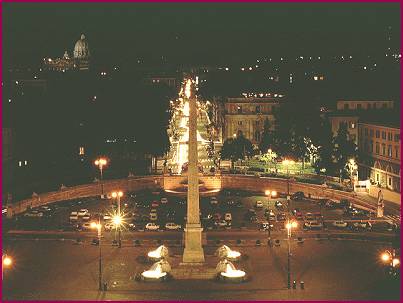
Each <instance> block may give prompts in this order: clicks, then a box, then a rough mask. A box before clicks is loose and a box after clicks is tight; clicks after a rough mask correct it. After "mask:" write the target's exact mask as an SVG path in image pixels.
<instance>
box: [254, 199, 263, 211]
mask: <svg viewBox="0 0 403 303" xmlns="http://www.w3.org/2000/svg"><path fill="white" fill-rule="evenodd" d="M255 207H256V208H258V209H262V208H263V202H262V201H260V200H258V201H256V203H255Z"/></svg>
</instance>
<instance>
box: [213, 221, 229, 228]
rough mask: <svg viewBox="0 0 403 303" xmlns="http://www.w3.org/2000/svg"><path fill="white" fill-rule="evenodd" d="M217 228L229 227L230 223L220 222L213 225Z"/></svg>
mask: <svg viewBox="0 0 403 303" xmlns="http://www.w3.org/2000/svg"><path fill="white" fill-rule="evenodd" d="M214 224H215V225H216V226H217V227H228V226H231V222H230V221H225V220H220V221H217V222H215V223H214Z"/></svg>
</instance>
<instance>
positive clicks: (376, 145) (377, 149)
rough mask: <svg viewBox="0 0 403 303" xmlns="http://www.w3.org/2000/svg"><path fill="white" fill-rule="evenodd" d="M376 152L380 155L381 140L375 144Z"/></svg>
mask: <svg viewBox="0 0 403 303" xmlns="http://www.w3.org/2000/svg"><path fill="white" fill-rule="evenodd" d="M375 153H376V154H377V155H379V142H376V144H375Z"/></svg>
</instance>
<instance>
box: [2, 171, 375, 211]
mask: <svg viewBox="0 0 403 303" xmlns="http://www.w3.org/2000/svg"><path fill="white" fill-rule="evenodd" d="M181 180H183V177H180V176H179V177H178V176H144V177H134V178H126V179H119V180H104V182H103V191H104V193H109V192H112V191H114V190H118V189H119V190H123V191H137V190H142V189H152V190H160V189H163V188H164V189H170V188H173V187H175V186H176V185H177V184H179V183H180V181H181ZM201 180H202V181H203V182H204V183H205V184H206V187H208V188H209V189H240V190H247V191H253V192H262V193H264V192H265V190H267V189H269V190H276V191H277V192H282V193H286V192H287V186H288V184H287V180H285V179H278V178H266V177H254V176H240V175H222V176H220V175H217V176H203V177H201ZM289 190H290V193H291V194H292V193H295V192H297V191H302V192H304V194H305V195H306V196H308V197H312V198H328V199H335V200H340V199H349V200H350V201H351V202H353V203H354V205H355V206H358V207H361V208H364V209H367V210H372V211H374V210H375V206H373V205H370V204H368V203H367V202H366V201H364V200H363V199H360V198H359V197H358V196H357V195H356V194H355V193H354V192H353V193H350V192H343V191H339V190H334V189H329V188H326V187H323V186H321V185H314V184H307V183H299V182H292V181H290V182H289ZM100 194H101V183H99V182H98V183H92V184H84V185H78V186H74V187H67V188H64V189H62V190H59V191H54V192H48V193H43V194H39V195H35V196H33V197H32V198H29V199H25V200H21V201H18V202H16V203H14V204H12V205H9V206H8V212H7V215H8V216H9V217H11V216H13V215H15V214H19V213H22V212H24V211H26V210H27V208H29V207H31V208H33V207H38V206H41V205H45V204H49V203H53V202H57V201H65V200H72V199H79V198H85V197H93V196H99V195H100Z"/></svg>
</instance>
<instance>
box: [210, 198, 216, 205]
mask: <svg viewBox="0 0 403 303" xmlns="http://www.w3.org/2000/svg"><path fill="white" fill-rule="evenodd" d="M210 204H211V205H217V204H218V200H217V197H211V199H210Z"/></svg>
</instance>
